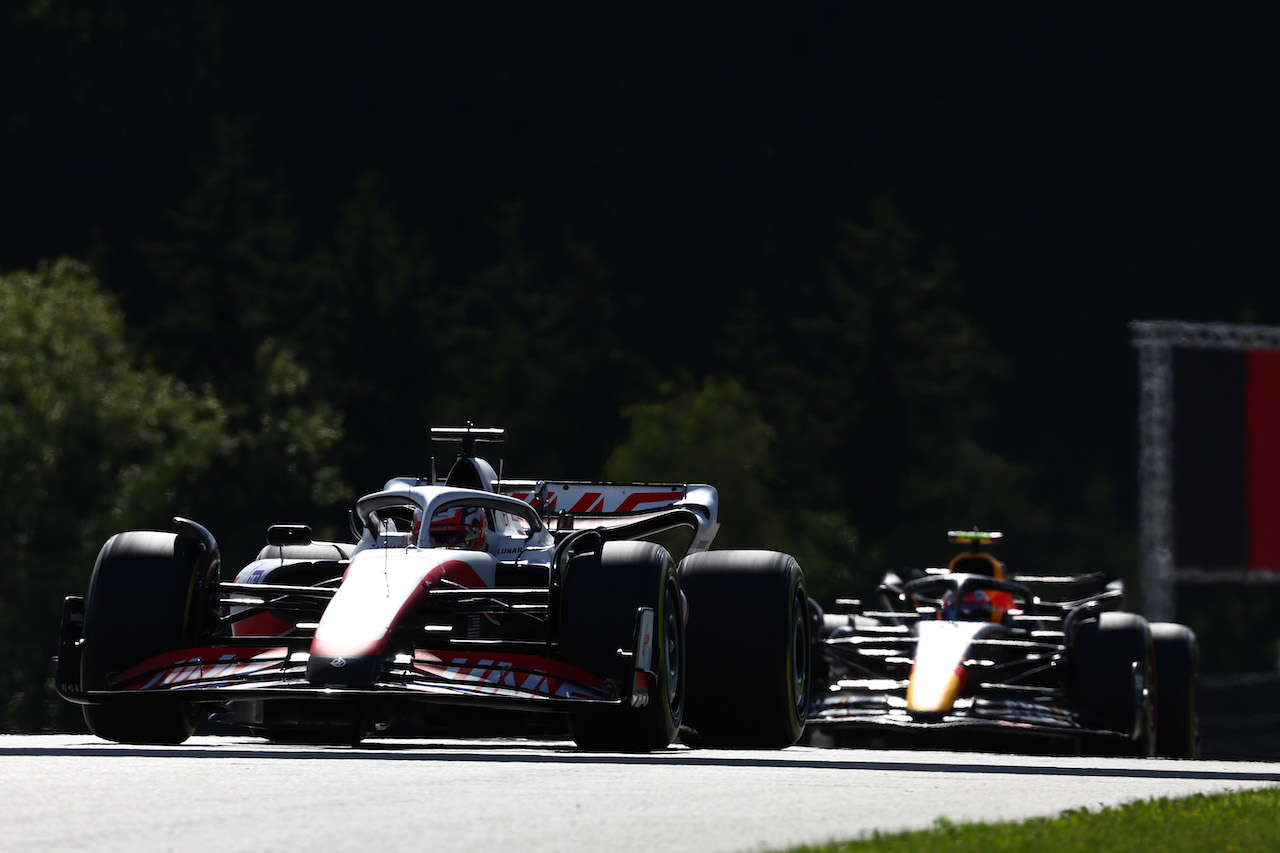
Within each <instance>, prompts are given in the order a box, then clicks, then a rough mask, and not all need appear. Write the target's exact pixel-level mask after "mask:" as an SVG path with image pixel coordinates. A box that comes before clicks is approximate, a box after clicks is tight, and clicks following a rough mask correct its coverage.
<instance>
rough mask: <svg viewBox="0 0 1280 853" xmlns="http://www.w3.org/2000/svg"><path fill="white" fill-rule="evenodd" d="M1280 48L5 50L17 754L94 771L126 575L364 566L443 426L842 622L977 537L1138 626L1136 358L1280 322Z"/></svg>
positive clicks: (901, 36)
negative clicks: (88, 620)
mask: <svg viewBox="0 0 1280 853" xmlns="http://www.w3.org/2000/svg"><path fill="white" fill-rule="evenodd" d="M1268 23H1270V21H1262V20H1258V19H1256V18H1251V17H1250V16H1248V15H1246V14H1244V13H1241V12H1234V13H1230V12H1225V11H1221V10H1219V9H1217V8H1215V7H1213V6H1212V5H1210V4H1195V3H1193V4H1175V5H1173V6H1171V5H1170V4H1162V3H1155V2H1134V3H1128V4H1120V5H1116V4H1103V3H1094V2H1085V3H1077V4H1072V5H1071V6H1070V7H1062V8H1051V7H1042V6H1028V7H1021V6H1000V7H996V6H986V7H975V6H973V5H971V4H958V3H957V4H952V3H928V4H926V3H847V4H817V5H809V6H799V7H797V6H796V4H783V3H777V4H774V3H766V2H749V3H732V4H731V3H708V4H678V5H664V4H657V5H653V4H644V5H632V6H626V5H615V4H553V5H547V4H508V3H485V4H436V3H414V4H409V3H400V4H391V3H369V4H354V3H329V2H312V3H300V2H276V3H218V2H203V1H202V0H191V2H181V3H173V2H167V3H162V2H137V0H61V1H60V2H57V3H47V2H38V0H29V2H28V1H27V0H20V1H19V2H11V3H8V4H5V5H4V6H3V7H0V87H2V91H3V97H2V98H0V164H3V165H2V168H3V174H4V180H3V185H2V188H0V541H3V542H4V543H5V550H6V554H5V560H4V562H5V568H4V571H3V573H0V645H2V646H3V647H4V648H5V649H6V656H7V664H6V667H7V668H6V669H4V670H3V671H0V730H22V729H27V730H30V729H40V728H57V727H62V726H75V725H78V713H77V712H76V710H75V709H74V708H71V707H69V706H66V705H65V703H62V702H61V700H59V699H58V698H57V697H56V695H55V694H54V693H53V691H52V687H51V684H50V682H49V679H50V677H51V670H50V665H49V658H50V656H51V655H52V654H53V653H54V647H55V640H56V636H57V623H58V614H59V608H60V603H61V599H62V597H63V596H64V595H67V594H72V593H78V594H83V592H84V591H85V589H86V587H87V584H88V579H89V575H90V572H91V570H92V567H93V561H94V557H95V555H96V554H97V551H98V549H99V548H100V547H101V545H102V543H103V542H104V541H105V539H106V538H107V537H108V536H110V535H111V534H112V533H114V532H116V531H118V530H122V529H128V528H162V529H167V528H168V527H169V526H170V521H169V520H170V519H171V518H172V517H173V516H174V515H182V516H186V517H190V518H194V519H196V520H198V521H200V522H201V523H203V524H204V525H205V526H206V527H208V528H209V529H210V530H212V531H213V533H214V534H215V535H216V536H217V538H218V540H219V542H220V545H221V550H222V555H223V561H224V563H225V564H227V565H231V566H235V565H238V564H240V563H243V562H244V561H246V560H248V559H249V558H251V557H252V556H253V554H254V553H256V551H257V549H258V547H259V546H260V545H261V544H262V543H263V541H264V540H263V537H264V535H265V530H266V527H267V525H268V524H270V523H272V522H290V521H298V522H307V523H310V524H311V525H312V526H313V527H314V528H315V529H316V530H317V534H318V535H325V536H339V537H342V536H345V534H346V530H347V521H346V516H347V509H348V507H349V506H350V505H351V504H352V502H353V500H354V498H355V497H356V496H358V495H359V494H361V493H364V492H367V491H371V490H374V489H377V488H379V487H380V486H381V485H382V483H383V482H384V481H385V480H386V479H387V478H389V477H391V476H395V475H402V474H419V473H425V472H426V471H427V470H428V467H429V465H430V460H431V457H432V456H433V455H436V456H442V455H443V456H445V457H449V458H451V456H452V454H453V453H454V452H455V449H454V448H453V447H449V446H443V445H442V446H439V447H432V446H431V443H430V441H429V439H428V430H429V428H430V427H431V426H433V425H459V424H463V423H466V422H468V421H471V422H474V423H475V424H476V425H478V426H501V427H505V428H506V429H507V430H508V440H507V442H506V444H504V445H501V446H500V447H498V448H495V449H493V450H492V452H491V454H490V455H491V457H492V458H493V461H494V464H495V467H497V465H498V464H499V458H500V459H501V460H502V465H503V470H504V472H505V473H506V474H508V475H509V476H513V477H546V478H553V477H560V478H570V479H596V478H603V479H614V480H639V481H664V480H675V481H687V482H709V483H712V484H714V485H716V486H717V487H718V488H719V490H720V493H721V499H722V505H721V522H722V527H721V532H720V538H719V539H718V544H721V545H723V546H745V547H761V548H771V549H778V550H784V551H788V552H790V553H793V554H795V555H796V556H797V558H798V559H799V561H800V563H801V565H802V566H803V567H804V568H805V571H806V575H807V576H808V578H809V583H810V586H811V592H813V593H814V594H815V595H816V596H817V597H818V598H819V599H820V600H823V601H828V600H830V599H832V598H834V597H835V596H837V595H841V596H848V595H859V594H862V593H864V592H865V591H866V590H867V589H868V588H869V587H870V585H871V584H873V582H874V580H875V578H877V577H878V574H879V573H880V572H881V571H883V570H884V569H886V568H889V567H892V566H900V565H904V564H905V565H939V564H944V563H945V562H946V560H947V558H948V557H949V556H950V546H948V544H947V542H946V539H945V536H944V533H945V531H946V530H947V528H948V527H958V526H970V525H981V526H986V527H992V528H996V529H1001V530H1004V531H1005V533H1006V539H1007V544H1005V545H1002V546H1001V549H1002V550H1001V551H1000V552H999V556H1001V557H1003V558H1005V559H1006V560H1007V561H1008V562H1009V564H1010V566H1011V567H1012V568H1014V569H1018V570H1028V571H1031V570H1034V571H1050V572H1065V571H1072V570H1082V569H1102V570H1105V571H1111V572H1114V573H1117V574H1120V575H1122V576H1125V577H1127V578H1129V579H1130V580H1131V581H1136V580H1137V578H1136V545H1135V543H1136V481H1135V480H1136V477H1135V473H1136V465H1137V461H1136V438H1137V421H1136V419H1137V382H1136V376H1137V374H1136V356H1135V353H1134V351H1133V350H1132V348H1131V347H1130V345H1129V337H1128V334H1129V333H1128V329H1127V328H1126V324H1127V323H1128V322H1129V321H1131V320H1134V319H1158V318H1172V319H1182V320H1194V321H1221V322H1249V323H1271V324H1274V323H1280V288H1278V287H1277V286H1276V281H1277V273H1278V272H1280V253H1277V252H1276V250H1275V239H1276V238H1275V230H1276V212H1275V210H1276V199H1277V198H1278V197H1280V160H1278V159H1277V158H1276V157H1275V155H1274V151H1273V150H1272V149H1273V148H1274V131H1273V130H1272V129H1271V126H1272V124H1273V123H1274V116H1275V114H1276V111H1277V110H1276V107H1277V104H1276V100H1277V97H1278V95H1277V93H1278V92H1280V89H1278V88H1277V87H1276V85H1275V84H1276V82H1277V75H1276V60H1275V59H1274V56H1275V51H1274V48H1273V46H1272V45H1271V44H1270V42H1271V40H1272V34H1273V30H1272V28H1271V27H1269V26H1267V24H1268ZM1137 592H1138V600H1137V601H1136V602H1135V604H1136V605H1138V606H1140V605H1141V601H1140V592H1141V591H1140V590H1137ZM1260 654H1261V652H1260ZM1267 654H1269V655H1270V657H1269V658H1268V657H1267V656H1266V654H1264V655H1263V656H1262V659H1261V661H1260V662H1259V661H1253V662H1250V663H1253V664H1256V665H1257V666H1261V667H1263V668H1268V667H1270V668H1274V650H1272V651H1270V652H1267ZM1269 661H1270V662H1269ZM1218 663H1219V664H1221V663H1222V662H1221V661H1218ZM1246 668H1247V667H1246Z"/></svg>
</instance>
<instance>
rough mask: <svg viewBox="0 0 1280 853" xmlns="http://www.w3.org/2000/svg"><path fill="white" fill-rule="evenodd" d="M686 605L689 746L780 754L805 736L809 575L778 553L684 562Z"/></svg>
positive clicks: (712, 554)
mask: <svg viewBox="0 0 1280 853" xmlns="http://www.w3.org/2000/svg"><path fill="white" fill-rule="evenodd" d="M680 586H681V589H683V590H684V593H685V595H686V596H687V598H688V600H689V624H688V627H687V629H686V633H687V642H688V671H689V688H688V705H687V708H686V713H685V719H686V726H688V728H689V729H690V730H692V732H693V733H694V735H695V736H696V740H695V739H691V742H695V743H698V744H700V745H702V746H711V747H722V748H728V749H781V748H783V747H787V746H791V745H792V744H794V743H796V742H797V741H798V740H799V739H800V736H801V735H802V734H803V732H804V724H805V718H806V716H807V714H808V706H809V698H810V691H811V689H812V680H811V677H810V675H811V673H810V659H811V655H812V646H811V631H812V619H811V616H810V611H809V599H808V593H807V590H806V587H805V582H804V573H803V572H802V571H801V569H800V566H799V564H797V563H796V561H795V559H794V558H793V557H791V556H790V555H788V554H782V553H779V552H776V551H706V552H702V553H698V554H691V555H690V556H688V557H686V558H685V559H684V560H683V561H681V563H680Z"/></svg>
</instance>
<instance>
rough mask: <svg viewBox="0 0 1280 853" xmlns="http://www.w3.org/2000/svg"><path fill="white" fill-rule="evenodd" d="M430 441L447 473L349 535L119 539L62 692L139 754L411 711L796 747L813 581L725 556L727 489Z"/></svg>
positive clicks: (592, 742) (399, 495)
mask: <svg viewBox="0 0 1280 853" xmlns="http://www.w3.org/2000/svg"><path fill="white" fill-rule="evenodd" d="M432 432H433V438H435V439H437V440H442V441H449V442H457V443H460V444H461V446H462V451H461V452H460V453H459V454H458V456H457V458H456V459H455V460H454V461H453V463H452V465H451V467H450V469H449V472H448V474H447V475H446V476H444V477H437V476H436V474H435V473H434V472H435V464H434V460H433V462H432V465H431V471H432V473H431V474H430V475H429V476H426V477H399V478H395V479H393V480H391V481H389V482H387V483H386V485H385V486H384V487H383V488H382V489H380V490H378V491H376V492H373V493H370V494H367V495H365V496H363V497H361V498H360V499H359V500H358V501H357V502H356V504H355V507H354V510H353V512H352V519H353V525H352V526H353V534H354V536H353V540H354V541H351V542H336V541H313V539H312V536H311V531H310V529H309V528H308V527H306V526H304V525H272V526H270V527H269V528H268V531H267V545H266V546H265V547H264V548H263V549H262V551H261V552H260V553H259V554H258V555H257V557H256V558H255V559H253V560H252V561H250V562H248V563H247V564H246V565H244V566H243V567H242V568H240V569H239V570H238V571H236V572H235V573H234V575H233V576H231V577H224V576H223V572H222V567H221V557H220V554H219V549H218V545H217V542H216V541H215V539H214V537H213V535H212V533H210V532H209V531H208V530H206V529H205V528H204V527H202V526H201V525H199V524H198V523H196V522H194V521H190V520H186V519H175V522H176V524H177V528H178V529H177V530H176V531H173V532H167V531H127V532H123V533H119V534H117V535H115V536H113V537H112V538H111V539H110V540H108V541H107V543H106V544H105V545H104V546H103V548H102V551H101V553H100V554H99V557H98V561H97V564H96V566H95V568H94V571H93V575H92V578H91V580H90V583H89V589H88V593H87V595H85V596H70V597H68V598H67V599H66V601H65V604H64V608H63V620H62V633H61V642H60V652H59V655H58V673H57V684H58V690H59V692H60V693H61V694H62V696H63V697H65V698H66V699H68V700H70V701H72V702H75V703H78V704H80V705H81V706H83V709H84V717H85V720H86V722H87V724H88V726H89V728H90V730H91V731H92V732H93V733H95V734H97V735H99V736H101V737H103V738H106V739H108V740H113V741H119V742H124V743H181V742H182V741H184V740H186V739H187V737H189V736H190V735H191V734H192V733H193V731H194V730H195V727H196V725H197V723H198V722H199V721H200V720H201V719H203V718H207V717H209V716H210V715H213V716H214V717H215V718H216V719H219V720H221V721H222V722H223V723H229V724H233V725H237V726H240V727H242V729H244V730H247V731H248V732H250V733H253V734H256V735H260V736H262V737H266V738H269V739H272V740H281V741H298V742H325V743H332V742H345V743H354V742H357V741H359V740H361V739H362V738H364V737H366V736H368V735H371V734H377V733H379V732H386V731H389V730H392V727H393V726H394V724H395V723H396V721H397V720H398V719H401V718H403V717H404V716H406V715H408V714H414V715H422V716H425V717H426V718H427V719H432V718H433V717H435V718H437V720H438V721H439V720H443V721H445V722H446V723H448V722H449V721H457V720H459V719H462V718H467V719H469V720H471V721H472V722H474V721H475V720H478V719H486V718H487V717H488V715H490V714H496V715H497V716H499V717H502V716H504V714H505V715H514V716H518V717H519V718H520V719H525V718H526V717H527V716H528V715H534V716H538V715H558V718H559V719H563V720H567V724H568V730H569V732H570V733H571V735H572V737H573V739H574V740H575V741H576V742H577V743H578V745H579V746H581V747H583V748H588V749H598V750H625V751H639V750H652V749H661V748H664V747H667V746H668V745H669V744H671V743H672V742H673V741H675V740H676V738H677V736H678V734H679V733H681V732H684V733H686V735H687V736H688V737H689V739H691V740H692V739H693V738H695V737H696V739H697V740H699V741H700V742H702V743H704V744H707V745H723V746H743V747H745V746H755V747H785V746H789V745H790V744H792V743H794V742H796V740H797V739H798V738H799V737H800V734H801V732H802V730H803V727H804V722H805V712H806V709H807V707H808V684H809V682H808V674H809V654H810V650H811V645H810V634H809V629H810V625H811V621H810V617H809V611H808V605H807V601H808V599H807V594H806V587H805V583H804V575H803V572H802V571H801V569H800V567H799V565H797V563H796V561H795V560H794V559H793V558H791V557H790V556H789V555H786V554H782V553H777V552H771V551H713V550H710V549H709V546H710V544H711V541H712V538H713V537H714V535H715V532H716V528H717V520H716V514H717V504H718V496H717V494H716V490H715V489H714V488H713V487H711V486H708V485H701V484H671V483H665V484H653V483H631V484H612V483H585V482H571V481H543V480H504V479H502V478H501V477H500V475H499V474H498V473H497V472H495V471H494V469H493V467H492V466H491V465H490V464H489V463H488V462H486V461H485V460H484V459H482V458H480V457H479V456H477V455H476V453H475V445H476V444H477V443H481V442H494V441H499V440H501V439H502V438H503V436H504V433H503V431H502V430H499V429H477V428H475V427H471V426H468V427H464V428H443V429H436V430H433V431H432ZM743 624H745V625H749V626H751V630H750V631H749V632H747V633H746V634H744V633H743V632H741V631H739V630H737V629H738V627H739V625H743ZM435 712H438V713H435ZM470 733H474V732H470Z"/></svg>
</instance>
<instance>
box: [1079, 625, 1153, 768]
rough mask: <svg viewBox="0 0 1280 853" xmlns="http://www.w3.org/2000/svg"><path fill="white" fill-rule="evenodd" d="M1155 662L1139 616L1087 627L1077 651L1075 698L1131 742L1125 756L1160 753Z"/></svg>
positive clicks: (1148, 635) (1147, 631)
mask: <svg viewBox="0 0 1280 853" xmlns="http://www.w3.org/2000/svg"><path fill="white" fill-rule="evenodd" d="M1153 657H1154V655H1153V653H1152V643H1151V631H1150V629H1149V628H1148V626H1147V621H1146V620H1145V619H1143V618H1142V617H1141V616H1138V615H1136V614H1133V613H1118V612H1110V613H1102V614H1099V616H1098V618H1097V619H1090V620H1089V621H1087V622H1084V623H1083V624H1081V625H1080V626H1079V627H1078V628H1077V629H1076V633H1075V640H1074V642H1073V644H1072V647H1071V692H1072V695H1073V696H1075V698H1076V701H1077V702H1078V703H1079V704H1080V706H1081V707H1082V708H1083V709H1085V710H1086V711H1089V712H1091V713H1092V714H1093V715H1094V716H1095V717H1097V718H1098V719H1099V720H1100V721H1101V723H1102V725H1103V726H1104V727H1105V728H1107V729H1109V730H1111V731H1115V732H1119V733H1120V734H1123V735H1125V736H1126V739H1127V740H1126V747H1125V748H1124V750H1123V751H1125V752H1127V753H1128V754H1130V755H1140V756H1150V755H1153V754H1154V752H1155V743H1156V721H1155V713H1154V702H1153V701H1152V696H1151V690H1150V686H1151V684H1152V682H1153V679H1154V670H1153V665H1152V658H1153ZM1135 665H1136V667H1135ZM1139 690H1141V691H1142V692H1141V693H1139Z"/></svg>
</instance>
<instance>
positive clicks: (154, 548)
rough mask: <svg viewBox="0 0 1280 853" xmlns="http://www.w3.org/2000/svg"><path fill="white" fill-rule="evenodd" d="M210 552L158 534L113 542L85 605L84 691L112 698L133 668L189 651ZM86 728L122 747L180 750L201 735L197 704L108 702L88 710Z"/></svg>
mask: <svg viewBox="0 0 1280 853" xmlns="http://www.w3.org/2000/svg"><path fill="white" fill-rule="evenodd" d="M202 556H203V549H202V547H201V545H200V543H199V542H197V541H196V540H194V539H190V538H187V537H185V536H177V535H175V534H172V533H161V532H155V531H128V532H125V533H117V534H116V535H115V536H112V537H111V538H110V539H108V540H107V543H106V544H105V545H103V546H102V550H101V551H100V552H99V554H98V561H97V563H96V565H95V566H94V569H93V577H92V579H91V580H90V582H89V594H88V596H87V597H86V599H85V614H84V647H83V649H84V651H83V654H82V657H81V664H80V667H81V668H80V677H81V684H82V685H83V687H84V689H85V690H88V691H93V690H108V689H110V688H111V687H112V686H113V685H112V679H113V678H114V677H115V676H116V675H117V674H119V673H121V672H124V671H125V670H127V669H129V668H130V667H132V666H134V665H136V664H138V663H141V662H143V661H145V660H146V659H148V658H150V657H153V656H155V655H158V654H162V653H164V652H170V651H176V650H179V649H182V648H184V647H186V646H187V645H189V643H190V640H191V639H192V637H191V634H192V633H193V632H194V630H195V628H194V618H193V615H194V613H195V601H196V600H197V594H198V593H199V589H198V585H199V577H198V572H199V568H200V563H201V558H202ZM83 710H84V719H85V723H86V724H87V725H88V726H89V730H90V731H91V732H93V733H94V734H95V735H97V736H98V737H100V738H104V739H106V740H111V741H117V742H119V743H148V744H178V743H182V742H183V741H185V740H186V739H187V738H188V737H190V736H191V734H192V732H194V731H195V727H196V721H197V714H196V709H195V708H194V706H193V705H192V704H191V703H190V702H180V701H164V700H156V701H152V700H149V701H145V702H128V701H125V702H103V703H100V704H88V705H85V706H84V709H83Z"/></svg>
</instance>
